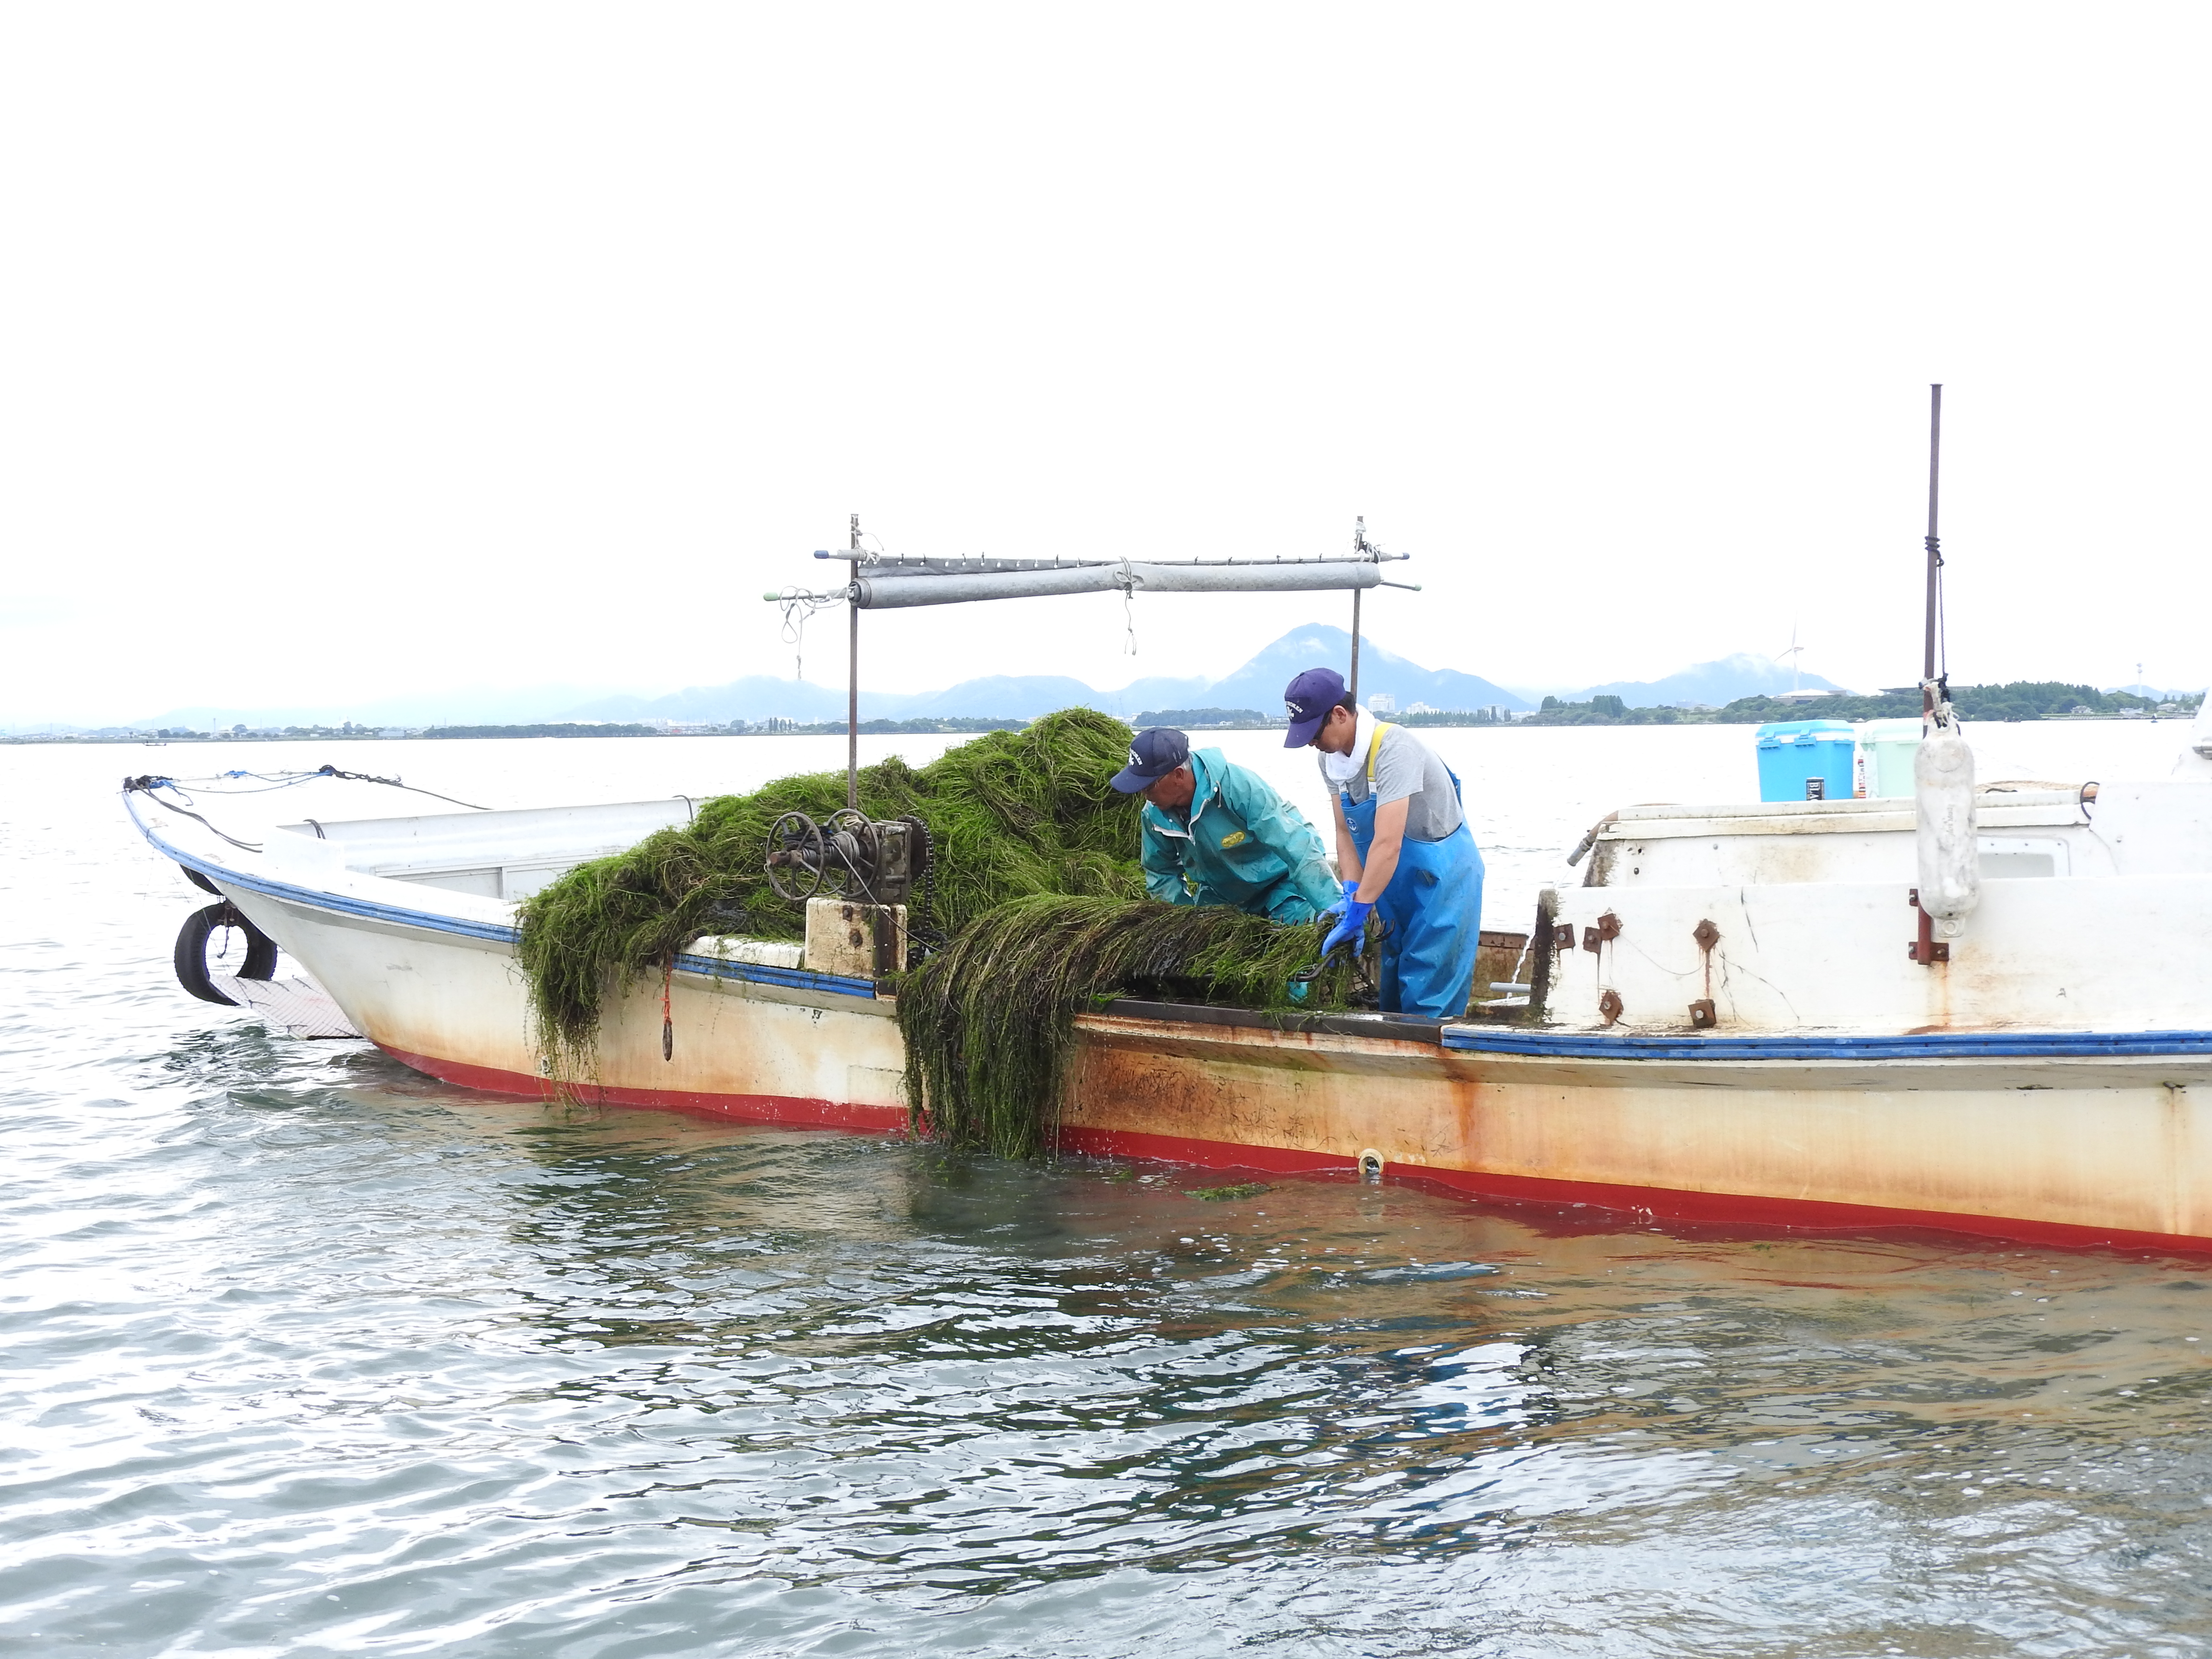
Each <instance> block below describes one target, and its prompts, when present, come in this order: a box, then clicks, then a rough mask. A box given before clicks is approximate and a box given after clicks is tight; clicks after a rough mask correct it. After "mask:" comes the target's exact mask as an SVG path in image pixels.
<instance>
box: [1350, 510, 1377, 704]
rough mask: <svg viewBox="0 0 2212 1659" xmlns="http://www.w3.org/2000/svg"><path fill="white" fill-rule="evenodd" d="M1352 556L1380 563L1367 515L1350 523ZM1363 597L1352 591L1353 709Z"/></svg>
mask: <svg viewBox="0 0 2212 1659" xmlns="http://www.w3.org/2000/svg"><path fill="white" fill-rule="evenodd" d="M1352 557H1353V558H1355V559H1365V560H1367V561H1369V562H1370V563H1375V564H1380V563H1382V562H1383V557H1382V555H1381V554H1380V553H1379V552H1377V551H1376V549H1375V546H1374V544H1372V543H1370V541H1369V540H1368V539H1367V515H1366V514H1365V513H1361V514H1360V515H1359V516H1358V518H1357V519H1354V520H1352ZM1365 597H1366V590H1365V589H1364V588H1358V587H1355V588H1353V589H1352V675H1351V681H1350V685H1349V688H1348V695H1349V696H1351V698H1352V707H1353V708H1355V709H1356V708H1358V707H1359V601H1360V600H1361V599H1364V598H1365Z"/></svg>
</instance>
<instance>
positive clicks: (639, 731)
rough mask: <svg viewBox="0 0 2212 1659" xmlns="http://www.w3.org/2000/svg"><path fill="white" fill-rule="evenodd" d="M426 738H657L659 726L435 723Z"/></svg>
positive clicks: (569, 721)
mask: <svg viewBox="0 0 2212 1659" xmlns="http://www.w3.org/2000/svg"><path fill="white" fill-rule="evenodd" d="M422 735H423V736H424V737H426V738H657V737H659V736H660V735H661V732H660V729H659V727H658V726H614V725H607V726H593V725H588V724H584V723H580V722H577V721H574V720H560V721H546V722H541V723H540V724H538V725H535V726H431V727H430V728H429V729H428V731H426V732H423V733H422Z"/></svg>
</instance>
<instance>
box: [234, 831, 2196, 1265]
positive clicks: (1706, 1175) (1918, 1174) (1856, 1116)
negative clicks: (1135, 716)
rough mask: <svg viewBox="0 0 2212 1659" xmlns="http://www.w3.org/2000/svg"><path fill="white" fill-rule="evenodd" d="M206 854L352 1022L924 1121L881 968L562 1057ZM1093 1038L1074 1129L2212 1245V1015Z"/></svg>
mask: <svg viewBox="0 0 2212 1659" xmlns="http://www.w3.org/2000/svg"><path fill="white" fill-rule="evenodd" d="M210 873H212V874H214V875H215V876H216V879H217V881H218V884H222V885H224V886H225V890H226V891H228V893H229V894H230V896H232V897H233V898H234V900H235V901H236V902H237V903H238V904H239V906H240V908H241V909H243V910H244V911H245V912H246V914H247V915H249V916H251V917H252V919H253V921H255V922H256V923H257V924H258V925H259V926H260V927H263V928H264V930H265V931H266V932H268V933H270V934H272V935H273V936H274V937H275V938H276V939H277V941H278V942H279V943H280V944H281V945H283V947H284V949H285V950H286V951H289V952H290V953H291V954H292V955H293V956H294V957H295V958H297V959H298V960H299V961H300V962H301V963H303V964H304V965H305V966H306V967H307V969H308V970H309V971H310V972H312V973H313V975H315V977H316V978H317V979H318V980H319V981H320V982H321V983H322V985H323V986H324V987H325V988H326V989H327V990H328V991H329V992H330V994H331V996H332V997H333V998H334V999H335V1000H337V1002H338V1003H339V1005H340V1006H342V1007H343V1009H344V1010H345V1012H346V1013H347V1015H348V1017H349V1018H351V1020H352V1021H353V1023H354V1024H355V1025H356V1027H357V1028H358V1029H360V1030H362V1032H364V1033H365V1034H366V1035H368V1036H369V1037H370V1038H371V1039H372V1040H373V1041H374V1042H376V1043H377V1044H378V1046H379V1047H380V1048H383V1049H384V1050H385V1051H386V1053H388V1054H392V1055H393V1056H394V1057H395V1058H397V1059H398V1060H402V1061H404V1063H406V1064H407V1065H410V1066H414V1067H416V1068H417V1069H418V1070H421V1071H423V1072H425V1073H429V1074H430V1075H432V1076H435V1077H438V1078H441V1079H445V1080H447V1081H448V1082H451V1083H453V1084H457V1085H462V1086H465V1087H469V1088H474V1089H483V1090H489V1091H496V1092H501V1093H508V1094H515V1095H522V1096H526V1097H541V1098H542V1097H555V1096H556V1095H562V1094H567V1095H569V1096H571V1097H576V1098H580V1099H583V1100H586V1101H588V1102H592V1103H601V1104H605V1105H610V1106H630V1107H648V1108H659V1109H673V1110H679V1111H685V1112H692V1113H700V1114H707V1115H716V1116H720V1117H725V1118H729V1119H732V1120H737V1121H750V1122H774V1123H786V1124H792V1125H803V1126H809V1127H835V1128H839V1129H846V1130H858V1131H863V1132H875V1133H887V1132H899V1131H902V1130H903V1129H904V1128H905V1127H906V1124H907V1122H908V1113H907V1106H906V1101H905V1097H904V1074H903V1066H904V1054H903V1050H902V1045H901V1043H900V1040H899V1036H898V1031H897V1026H896V1021H895V1019H894V1018H892V1014H893V1012H894V1010H893V1008H892V1006H891V1005H890V1003H889V1002H888V1001H887V1000H884V999H882V998H879V997H878V996H877V995H876V994H875V992H874V987H872V986H871V985H869V984H868V983H867V982H866V981H857V980H842V979H836V978H833V977H832V976H829V975H808V974H804V973H797V972H785V971H780V970H775V969H761V968H756V967H752V966H750V965H749V964H743V963H719V962H713V961H708V960H706V959H703V958H700V957H684V958H680V959H679V963H678V971H676V972H675V973H673V974H672V975H671V977H670V979H669V981H668V984H667V987H666V992H667V1002H666V1017H667V1026H668V1032H669V1036H670V1038H671V1042H670V1045H669V1048H668V1049H667V1052H666V1054H665V1055H664V1051H663V1042H662V1039H663V1012H664V1005H663V1000H662V994H663V987H662V985H661V983H660V982H659V981H658V980H657V979H656V980H651V981H647V982H644V983H639V984H635V985H631V986H629V987H624V988H623V989H622V990H621V991H620V992H619V993H618V994H617V995H615V996H614V997H613V998H612V999H611V1000H610V1003H609V1006H608V1008H607V1011H606V1015H605V1020H604V1022H603V1035H602V1036H601V1039H600V1042H599V1050H598V1054H597V1058H596V1062H595V1064H594V1065H593V1066H592V1067H591V1068H590V1072H589V1075H586V1076H580V1077H575V1078H568V1079H555V1078H553V1077H551V1076H550V1075H549V1074H548V1073H547V1072H546V1070H545V1069H544V1064H543V1062H542V1061H541V1060H540V1058H539V1055H538V1050H537V1048H536V1046H535V1045H534V1044H533V1042H532V1036H531V1030H530V1023H529V1015H528V1008H527V1000H526V994H525V990H524V985H523V981H522V978H521V975H520V971H519V969H518V968H517V966H516V963H515V961H514V955H513V934H512V929H511V928H507V929H504V930H501V929H497V928H491V927H485V926H483V925H482V924H469V925H468V927H467V930H466V931H457V930H456V928H455V927H454V926H453V925H452V924H450V923H449V922H448V921H447V920H445V919H441V918H440V917H438V916H436V915H428V914H424V915H408V914H406V913H404V912H399V911H393V910H390V909H388V908H387V911H386V914H381V915H361V914H354V913H349V912H345V911H340V910H334V909H332V908H329V907H328V906H327V905H326V904H325V903H324V902H320V901H319V899H318V896H316V895H314V894H313V893H312V892H308V891H305V890H299V889H287V888H284V887H283V884H270V883H265V882H263V883H255V884H251V885H248V884H244V883H240V882H237V881H234V880H229V879H226V877H227V874H228V872H210ZM1370 1031H1372V1032H1373V1033H1374V1034H1371V1035H1370V1034H1369V1033H1370ZM1078 1038H1079V1040H1078V1044H1077V1049H1076V1055H1075V1060H1074V1063H1073V1066H1072V1067H1071V1071H1070V1075H1069V1077H1068V1079H1067V1089H1066V1097H1065V1099H1064V1101H1063V1103H1062V1108H1061V1123H1060V1142H1061V1144H1062V1145H1063V1146H1066V1147H1067V1148H1069V1149H1071V1150H1075V1151H1082V1152H1098V1153H1105V1154H1115V1155H1123V1156H1130V1157H1140V1158H1164V1159H1169V1160H1174V1161H1181V1162H1187V1163H1191V1164H1200V1165H1205V1166H1209V1167H1215V1168H1224V1169H1245V1170H1260V1171H1272V1172H1281V1173H1294V1172H1324V1171H1344V1170H1352V1169H1355V1168H1357V1167H1358V1165H1359V1164H1360V1161H1361V1159H1362V1158H1363V1155H1371V1156H1372V1157H1373V1158H1376V1159H1378V1160H1379V1162H1380V1163H1381V1164H1382V1166H1383V1171H1384V1173H1385V1175H1386V1176H1388V1177H1390V1178H1403V1179H1413V1180H1418V1181H1420V1182H1425V1183H1429V1184H1433V1185H1437V1186H1441V1187H1443V1188H1450V1189H1452V1190H1455V1191H1458V1192H1462V1193H1466V1194H1473V1195H1479V1196H1484V1197H1490V1198H1497V1199H1504V1200H1515V1201H1521V1202H1537V1203H1545V1204H1555V1205H1559V1206H1574V1205H1588V1206H1604V1207H1607V1208H1611V1209H1614V1210H1619V1211H1623V1212H1631V1213H1638V1214H1643V1215H1647V1216H1650V1217H1652V1218H1664V1219H1669V1220H1678V1221H1695V1222H1717V1223H1732V1224H1759V1225H1775V1224H1780V1225H1810V1226H1819V1227H1837V1226H1842V1227H1863V1226H1868V1225H1889V1226H1915V1227H1941V1228H1947V1229H1950V1230H1954V1231H1962V1232H1969V1233H1976V1234H1982V1235H1986V1236H1990V1237H2002V1238H2012V1239H2020V1240H2030V1241H2038V1242H2048V1243H2067V1244H2095V1243H2110V1244H2118V1245H2136V1244H2153V1243H2154V1244H2157V1245H2160V1246H2162V1247H2165V1248H2177V1247H2179V1248H2187V1249H2212V1123H2208V1122H2207V1121H2205V1119H2204V1113H2205V1103H2206V1102H2207V1101H2208V1100H2212V1036H2204V1035H2203V1034H2194V1035H2192V1034H2187V1033H2179V1034H2177V1033H2166V1034H2145V1035H2144V1036H2142V1038H2141V1039H2140V1040H2139V1041H2137V1042H2136V1047H2137V1048H2146V1047H2147V1048H2148V1050H2149V1051H2148V1052H2128V1051H2127V1046H2128V1045H2127V1044H2126V1043H2124V1042H2118V1040H2117V1039H2112V1040H2107V1041H2106V1044H2105V1048H2106V1049H2107V1050H2110V1051H2095V1052H2069V1046H2070V1048H2073V1049H2082V1048H2085V1047H2086V1048H2094V1046H2095V1045H2094V1044H2093V1043H2086V1044H2085V1042H2083V1041H2081V1040H2075V1039H2068V1038H2065V1037H2063V1036H2043V1037H2039V1038H2033V1039H2029V1038H2007V1037H2005V1036H2002V1035H2001V1034H1996V1035H1992V1034H1982V1035H1979V1036H1976V1035H1973V1034H1964V1035H1957V1036H1923V1037H1916V1038H1911V1039H1854V1038H1850V1037H1844V1036H1838V1037H1832V1038H1822V1037H1806V1036H1799V1037H1796V1038H1794V1039H1791V1040H1790V1042H1787V1043H1780V1044H1776V1043H1769V1044H1767V1045H1765V1047H1764V1048H1761V1047H1759V1046H1756V1045H1753V1046H1752V1047H1749V1048H1746V1047H1744V1046H1743V1045H1741V1044H1739V1045H1738V1046H1736V1047H1735V1048H1731V1047H1730V1046H1729V1042H1727V1041H1725V1040H1721V1041H1712V1040H1708V1041H1705V1042H1699V1041H1697V1040H1690V1041H1686V1042H1648V1041H1647V1042H1645V1043H1644V1046H1643V1047H1641V1048H1639V1047H1638V1046H1637V1044H1636V1042H1634V1041H1633V1040H1631V1039H1624V1038H1610V1037H1603V1036H1591V1035H1589V1034H1587V1033H1583V1034H1576V1033H1547V1032H1543V1031H1540V1030H1526V1029H1521V1028H1499V1029H1498V1030H1483V1029H1481V1028H1469V1027H1447V1028H1441V1029H1440V1028H1437V1027H1436V1026H1433V1025H1427V1026H1424V1025H1419V1024H1407V1025H1406V1026H1403V1027H1393V1026H1390V1025H1389V1024H1387V1023H1384V1022H1370V1023H1369V1024H1367V1025H1364V1026H1363V1025H1362V1024H1361V1023H1360V1022H1357V1021H1335V1022H1326V1023H1323V1025H1322V1029H1314V1030H1279V1029H1273V1028H1272V1027H1270V1026H1269V1025H1268V1024H1267V1023H1266V1022H1265V1021H1262V1020H1260V1019H1258V1018H1255V1017H1249V1016H1248V1017H1242V1018H1230V1019H1227V1020H1224V1019H1223V1018H1220V1017H1218V1016H1216V1017H1213V1018H1200V1019H1194V1018H1177V1017H1175V1016H1174V1015H1173V1013H1172V1012H1170V1011H1167V1010H1158V1011H1148V1012H1144V1013H1141V1014H1133V1013H1132V1014H1124V1013H1106V1014H1101V1015H1094V1016H1088V1017H1085V1018H1083V1019H1082V1020H1080V1021H1079V1025H1078ZM1884 1042H1887V1043H1888V1044H1890V1047H1888V1048H1884V1047H1883V1046H1882V1044H1883V1043H1884ZM2038 1044H2040V1045H2041V1046H2040V1048H2038V1047H2037V1045H2038ZM2192 1044H2194V1045H2195V1046H2194V1048H2192V1046H2191V1045H2192ZM1899 1045H1901V1046H1899Z"/></svg>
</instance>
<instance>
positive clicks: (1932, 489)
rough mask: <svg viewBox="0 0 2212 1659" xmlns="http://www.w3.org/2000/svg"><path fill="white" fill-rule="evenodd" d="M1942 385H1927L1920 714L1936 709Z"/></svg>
mask: <svg viewBox="0 0 2212 1659" xmlns="http://www.w3.org/2000/svg"><path fill="white" fill-rule="evenodd" d="M1942 459H1943V388H1942V386H1940V385H1937V386H1929V388H1928V616H1927V626H1926V629H1925V635H1924V638H1923V641H1922V647H1921V653H1920V678H1921V682H1922V684H1921V691H1920V712H1921V714H1922V716H1923V718H1925V717H1926V716H1927V715H1929V714H1933V713H1934V712H1935V710H1936V694H1935V692H1934V691H1932V690H1929V689H1928V685H1927V682H1929V681H1930V680H1932V679H1934V678H1936V606H1937V605H1939V604H1940V603H1941V602H1942V580H1943V577H1942V571H1943V554H1942V544H1941V543H1940V542H1939V541H1937V539H1936V483H1937V481H1938V479H1939V478H1940V477H1941V476H1942Z"/></svg>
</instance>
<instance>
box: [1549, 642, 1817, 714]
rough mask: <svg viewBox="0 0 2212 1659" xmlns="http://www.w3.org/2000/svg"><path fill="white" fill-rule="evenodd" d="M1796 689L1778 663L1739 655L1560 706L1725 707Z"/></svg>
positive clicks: (1616, 684) (1597, 689) (1590, 691)
mask: <svg viewBox="0 0 2212 1659" xmlns="http://www.w3.org/2000/svg"><path fill="white" fill-rule="evenodd" d="M1791 684H1793V676H1792V675H1791V673H1790V670H1789V669H1788V668H1787V667H1785V666H1784V665H1782V664H1781V663H1778V662H1777V661H1775V660H1774V659H1773V658H1771V657H1761V656H1757V655H1754V654H1753V653H1751V652H1748V651H1739V652H1738V653H1736V654H1735V656H1733V657H1719V658H1716V659H1714V660H1713V661H1711V662H1701V663H1698V664H1696V665H1693V666H1692V667H1688V668H1685V669H1683V670H1682V671H1680V673H1676V674H1669V675H1668V676H1667V677H1666V678H1664V679H1659V680H1612V681H1608V682H1607V684H1603V685H1592V686H1587V687H1585V688H1583V690H1580V691H1574V692H1570V693H1568V694H1566V695H1565V696H1563V697H1561V699H1560V701H1561V702H1589V700H1590V699H1591V698H1592V697H1595V696H1604V695H1610V696H1616V697H1619V698H1620V700H1621V702H1625V703H1626V704H1627V705H1628V706H1629V707H1630V708H1668V707H1670V706H1672V705H1674V704H1676V703H1685V702H1702V703H1709V704H1711V706H1712V707H1713V708H1725V707H1726V706H1727V705H1728V704H1729V703H1732V702H1735V700H1736V699H1737V698H1738V697H1771V696H1774V694H1775V693H1777V692H1778V691H1787V690H1790V686H1791ZM1794 684H1796V687H1797V688H1798V689H1799V690H1804V691H1838V690H1842V689H1843V688H1842V687H1840V686H1838V684H1836V683H1835V682H1834V681H1833V680H1824V679H1822V678H1820V676H1819V675H1818V674H1798V675H1796V676H1795V677H1794Z"/></svg>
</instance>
